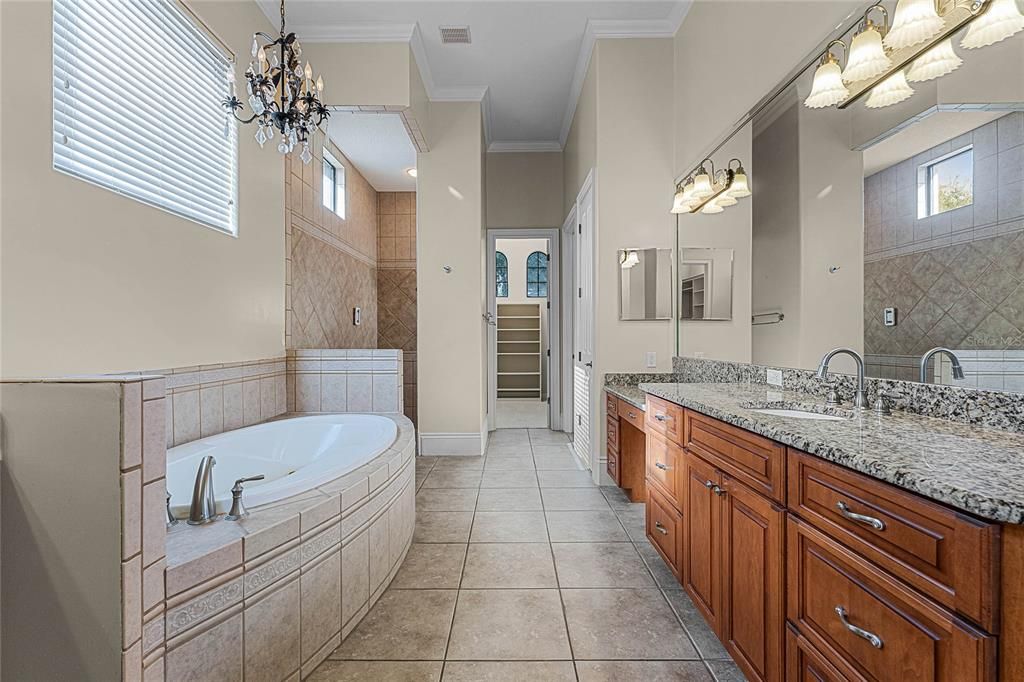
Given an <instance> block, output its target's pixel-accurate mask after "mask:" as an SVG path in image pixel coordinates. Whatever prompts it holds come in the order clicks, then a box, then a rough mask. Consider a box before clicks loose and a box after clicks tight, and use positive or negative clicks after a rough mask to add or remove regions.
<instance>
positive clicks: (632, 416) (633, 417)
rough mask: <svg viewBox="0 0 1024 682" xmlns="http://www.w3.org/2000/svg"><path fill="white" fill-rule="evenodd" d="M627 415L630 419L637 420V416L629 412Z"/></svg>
mask: <svg viewBox="0 0 1024 682" xmlns="http://www.w3.org/2000/svg"><path fill="white" fill-rule="evenodd" d="M626 414H627V415H628V416H629V418H630V419H636V415H635V414H633V413H632V412H627V413H626Z"/></svg>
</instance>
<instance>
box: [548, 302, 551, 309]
mask: <svg viewBox="0 0 1024 682" xmlns="http://www.w3.org/2000/svg"><path fill="white" fill-rule="evenodd" d="M548 310H551V301H548Z"/></svg>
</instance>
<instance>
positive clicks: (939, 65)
mask: <svg viewBox="0 0 1024 682" xmlns="http://www.w3.org/2000/svg"><path fill="white" fill-rule="evenodd" d="M963 63H964V60H962V59H960V57H958V56H957V54H956V52H954V51H953V40H952V39H951V38H947V39H946V40H943V41H942V42H941V43H939V44H938V45H936V46H935V47H933V48H932V49H930V50H928V51H927V52H925V53H924V54H923V55H921V56H920V57H918V58H917V59H915V60H914V63H913V64H911V65H910V68H909V69H907V80H908V81H910V82H911V83H923V82H925V81H930V80H934V79H935V78H938V77H939V76H945V75H946V74H947V73H953V72H954V71H956V70H957V69H959V68H960V65H961V64H963Z"/></svg>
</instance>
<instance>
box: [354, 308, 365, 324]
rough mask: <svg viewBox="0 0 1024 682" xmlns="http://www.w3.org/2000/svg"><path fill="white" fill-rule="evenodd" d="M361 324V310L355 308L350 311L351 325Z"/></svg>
mask: <svg viewBox="0 0 1024 682" xmlns="http://www.w3.org/2000/svg"><path fill="white" fill-rule="evenodd" d="M362 323H363V309H362V308H359V307H355V308H353V309H352V324H354V325H355V326H357V327H358V326H359V325H361V324H362Z"/></svg>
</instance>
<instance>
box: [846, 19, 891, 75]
mask: <svg viewBox="0 0 1024 682" xmlns="http://www.w3.org/2000/svg"><path fill="white" fill-rule="evenodd" d="M891 66H892V60H891V59H889V56H888V55H887V54H885V50H884V49H883V48H882V34H881V33H879V32H878V28H877V27H876V26H875V25H874V23H872V22H871V21H870V20H869V21H868V22H867V25H866V26H865V27H864V30H863V31H861V32H860V33H858V34H857V35H855V36H854V37H853V42H851V43H850V57H849V59H847V60H846V70H845V71H843V80H844V81H846V82H847V83H856V82H857V81H864V80H868V79H869V78H874V77H875V76H878V75H881V74H883V73H885V70H886V69H888V68H889V67H891Z"/></svg>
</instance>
